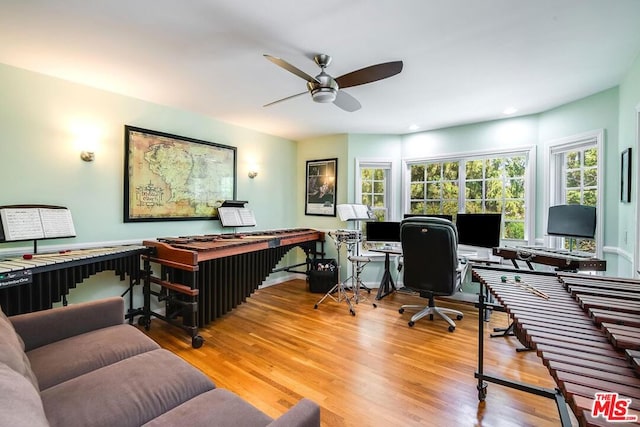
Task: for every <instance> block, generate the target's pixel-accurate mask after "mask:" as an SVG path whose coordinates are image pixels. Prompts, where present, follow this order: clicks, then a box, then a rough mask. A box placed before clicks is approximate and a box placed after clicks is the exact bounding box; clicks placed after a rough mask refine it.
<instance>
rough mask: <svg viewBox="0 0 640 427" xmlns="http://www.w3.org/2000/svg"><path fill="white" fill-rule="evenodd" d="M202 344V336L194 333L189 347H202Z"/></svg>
mask: <svg viewBox="0 0 640 427" xmlns="http://www.w3.org/2000/svg"><path fill="white" fill-rule="evenodd" d="M202 344H204V338H202V337H201V336H200V335H196V336H195V337H193V338H191V347H193V348H200V347H202Z"/></svg>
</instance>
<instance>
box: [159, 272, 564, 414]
mask: <svg viewBox="0 0 640 427" xmlns="http://www.w3.org/2000/svg"><path fill="white" fill-rule="evenodd" d="M321 296H322V295H321V294H312V293H309V292H308V291H307V284H306V282H305V281H303V280H294V281H290V282H286V283H283V284H279V285H275V286H271V287H268V288H264V289H260V290H258V291H256V292H255V293H254V294H253V295H252V296H251V297H250V298H248V299H247V302H245V303H243V304H241V305H239V306H238V307H237V308H235V309H234V310H232V311H231V312H230V313H228V314H227V315H225V316H224V317H222V318H221V319H218V320H216V321H215V322H213V323H212V324H210V325H209V326H208V327H206V328H202V329H201V330H200V334H201V335H202V336H203V337H204V339H205V343H204V345H203V346H202V347H201V348H200V349H193V348H191V340H190V338H189V337H188V336H187V334H186V333H185V332H184V331H182V330H181V329H179V328H176V327H174V326H171V325H168V324H166V323H164V322H161V321H160V320H157V319H154V320H153V321H152V324H151V328H150V330H149V331H147V334H148V335H149V336H151V337H152V338H154V339H155V340H156V341H157V342H158V343H159V344H160V345H161V346H162V347H164V348H167V349H168V350H170V351H172V352H174V353H176V354H177V355H179V356H181V357H182V358H184V359H185V360H186V361H188V362H189V363H191V364H192V365H194V366H196V367H198V368H200V369H201V370H202V371H203V372H204V373H205V374H207V375H208V376H210V377H211V379H212V380H213V381H214V382H215V383H216V385H217V386H218V387H223V388H226V389H228V390H231V391H233V392H235V393H236V394H238V395H240V396H241V397H243V398H244V399H245V400H247V401H248V402H250V403H251V404H253V405H254V406H256V407H257V408H259V409H260V410H262V411H263V412H265V413H266V414H268V415H269V416H271V417H274V418H276V417H278V416H279V415H281V414H282V413H284V412H285V411H286V410H287V409H288V408H289V407H291V406H292V405H294V404H295V403H296V402H297V401H298V400H299V399H301V398H302V397H308V398H310V399H312V400H314V401H315V402H317V403H318V404H319V405H320V406H321V418H322V425H323V426H325V427H333V426H357V427H362V426H485V427H489V426H491V427H497V426H535V427H543V426H558V425H559V418H558V414H557V409H556V406H555V403H554V401H552V400H550V399H546V398H544V397H538V396H534V395H531V394H527V393H524V392H520V391H517V390H513V389H509V388H506V387H502V386H499V385H497V384H489V386H488V393H487V398H486V400H485V401H484V402H482V403H480V402H479V401H478V392H477V390H476V380H475V378H474V372H475V369H476V365H477V334H478V312H477V309H475V308H474V307H473V305H472V304H465V303H459V302H450V301H439V302H438V304H440V305H443V306H447V307H451V308H456V309H459V310H461V311H462V312H463V313H464V319H462V320H460V321H457V322H456V323H457V328H456V330H455V332H453V333H450V332H448V330H447V325H446V323H445V322H444V321H443V320H434V321H429V320H428V318H425V319H422V320H420V321H418V322H416V324H415V326H414V327H412V328H410V327H409V326H407V322H408V320H409V318H410V316H411V314H412V313H413V312H412V311H411V312H410V311H409V310H407V311H406V312H405V313H404V314H402V315H401V314H399V313H398V308H399V307H400V305H402V304H425V305H426V300H425V299H423V298H420V297H419V296H417V295H411V294H406V293H401V292H396V293H395V294H393V295H389V296H387V297H385V298H383V299H382V300H380V301H375V300H374V297H375V290H374V291H372V293H371V294H370V295H367V296H368V301H363V302H360V303H359V304H358V305H356V313H357V314H356V316H351V315H350V314H349V312H348V308H347V305H346V303H345V302H342V303H337V302H335V301H332V300H331V299H327V300H325V301H324V302H323V303H322V304H320V305H319V307H318V309H314V308H313V307H314V304H315V303H316V302H317V301H318V300H319V299H320V297H321ZM374 302H375V303H376V304H377V308H374V307H373V303H374ZM507 325H508V318H507V315H506V314H504V313H493V314H492V316H491V320H490V322H485V323H484V333H485V336H486V337H487V338H486V340H485V341H486V342H487V344H486V345H485V372H486V373H488V374H495V375H501V376H504V377H506V378H510V379H514V380H518V381H523V382H525V383H528V384H534V385H538V386H542V387H549V388H555V384H554V382H553V380H552V379H551V376H550V375H549V374H548V372H547V369H546V368H545V367H544V366H543V365H542V363H541V362H540V359H539V358H538V357H537V356H536V354H535V353H534V352H516V351H515V349H516V348H517V347H520V345H519V343H518V342H517V340H516V339H515V338H514V337H501V338H492V339H490V338H488V334H489V333H490V332H491V330H492V328H493V327H506V326H507Z"/></svg>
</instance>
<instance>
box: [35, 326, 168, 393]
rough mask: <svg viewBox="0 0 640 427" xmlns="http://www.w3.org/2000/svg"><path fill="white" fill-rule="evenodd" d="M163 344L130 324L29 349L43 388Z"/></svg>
mask: <svg viewBox="0 0 640 427" xmlns="http://www.w3.org/2000/svg"><path fill="white" fill-rule="evenodd" d="M158 348H160V346H159V345H158V344H156V342H155V341H153V340H152V339H151V338H149V337H147V336H146V335H145V334H144V333H142V332H141V331H140V330H139V329H137V328H135V327H134V326H131V325H129V324H121V325H117V326H110V327H108V328H102V329H98V330H96V331H93V332H87V333H85V334H80V335H76V336H74V337H71V338H67V339H64V340H62V341H57V342H54V343H52V344H48V345H45V346H43V347H38V348H36V349H34V350H31V351H28V352H27V356H28V357H29V360H30V361H31V369H32V370H33V372H34V374H35V375H36V377H37V378H38V384H39V385H40V390H45V389H47V388H49V387H52V386H54V385H56V384H59V383H61V382H63V381H67V380H69V379H71V378H75V377H77V376H79V375H82V374H85V373H87V372H91V371H93V370H95V369H98V368H102V367H103V366H107V365H110V364H112V363H115V362H118V361H120V360H123V359H126V358H128V357H131V356H135V355H136V354H140V353H144V352H146V351H151V350H155V349H158Z"/></svg>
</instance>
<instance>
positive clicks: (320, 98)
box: [311, 87, 338, 104]
mask: <svg viewBox="0 0 640 427" xmlns="http://www.w3.org/2000/svg"><path fill="white" fill-rule="evenodd" d="M337 95H338V91H337V90H336V89H334V88H332V87H319V88H317V89H314V90H312V91H311V97H312V98H313V100H314V101H315V102H320V103H323V104H324V103H328V102H333V101H335V100H336V96H337Z"/></svg>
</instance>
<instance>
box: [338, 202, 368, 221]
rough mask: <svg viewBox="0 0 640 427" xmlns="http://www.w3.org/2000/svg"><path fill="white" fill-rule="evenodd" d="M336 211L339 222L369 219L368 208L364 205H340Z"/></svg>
mask: <svg viewBox="0 0 640 427" xmlns="http://www.w3.org/2000/svg"><path fill="white" fill-rule="evenodd" d="M336 210H337V211H338V216H339V217H340V220H341V221H349V220H366V219H371V214H370V212H369V207H368V206H366V205H355V204H342V205H337V206H336Z"/></svg>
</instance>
